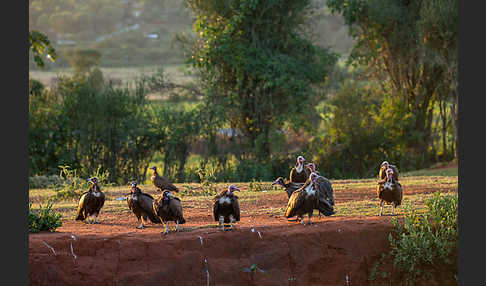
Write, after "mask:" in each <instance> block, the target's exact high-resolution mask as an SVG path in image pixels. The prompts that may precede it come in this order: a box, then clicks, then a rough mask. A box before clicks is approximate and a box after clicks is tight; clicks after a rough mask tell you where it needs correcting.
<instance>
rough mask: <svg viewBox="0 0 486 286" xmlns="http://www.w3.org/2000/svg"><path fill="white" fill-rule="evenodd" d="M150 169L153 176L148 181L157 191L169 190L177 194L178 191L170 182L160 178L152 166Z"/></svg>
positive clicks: (155, 168)
mask: <svg viewBox="0 0 486 286" xmlns="http://www.w3.org/2000/svg"><path fill="white" fill-rule="evenodd" d="M150 169H152V170H153V171H154V174H153V175H152V177H151V178H150V180H151V181H152V183H153V184H154V186H155V187H156V188H157V189H158V190H160V191H161V192H162V191H164V190H169V191H171V192H176V193H178V192H179V189H178V188H177V187H176V186H174V184H172V182H170V181H169V180H168V179H167V178H164V177H162V176H160V175H159V173H157V167H155V166H153V167H152V168H150Z"/></svg>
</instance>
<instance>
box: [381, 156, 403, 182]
mask: <svg viewBox="0 0 486 286" xmlns="http://www.w3.org/2000/svg"><path fill="white" fill-rule="evenodd" d="M388 169H392V170H393V180H395V181H398V175H399V174H398V168H397V166H395V165H392V164H390V163H388V162H387V161H383V163H381V166H380V171H379V173H378V184H380V183H384V182H385V181H386V180H387V175H386V170H388Z"/></svg>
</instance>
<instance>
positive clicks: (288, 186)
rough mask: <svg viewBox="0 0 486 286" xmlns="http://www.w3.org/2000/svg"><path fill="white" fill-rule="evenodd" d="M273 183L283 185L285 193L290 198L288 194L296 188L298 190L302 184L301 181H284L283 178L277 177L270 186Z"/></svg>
mask: <svg viewBox="0 0 486 286" xmlns="http://www.w3.org/2000/svg"><path fill="white" fill-rule="evenodd" d="M273 185H280V186H282V187H284V189H285V192H286V193H287V197H288V198H290V196H291V195H292V193H293V192H295V191H296V190H298V189H299V188H300V187H302V185H304V184H303V183H293V182H288V183H285V180H284V178H282V177H278V178H277V179H276V180H275V181H274V182H273V183H272V186H273Z"/></svg>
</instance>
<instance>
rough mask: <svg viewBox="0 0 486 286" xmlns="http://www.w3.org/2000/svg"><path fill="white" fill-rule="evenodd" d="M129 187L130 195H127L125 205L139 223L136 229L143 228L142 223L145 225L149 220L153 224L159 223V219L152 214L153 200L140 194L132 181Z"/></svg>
mask: <svg viewBox="0 0 486 286" xmlns="http://www.w3.org/2000/svg"><path fill="white" fill-rule="evenodd" d="M131 185H132V188H131V190H130V193H129V194H127V205H128V207H129V208H130V210H132V212H133V214H134V215H135V216H136V217H137V219H138V221H139V222H140V225H139V226H137V228H139V229H143V228H145V225H144V222H145V223H147V219H150V221H151V222H153V223H161V221H160V218H159V217H158V216H157V215H155V212H154V207H153V201H154V198H153V197H152V196H151V195H149V194H146V193H142V190H141V189H140V188H139V187H137V182H135V181H133V182H132V183H131Z"/></svg>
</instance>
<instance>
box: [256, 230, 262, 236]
mask: <svg viewBox="0 0 486 286" xmlns="http://www.w3.org/2000/svg"><path fill="white" fill-rule="evenodd" d="M257 233H258V236H260V238H262V235H261V234H260V231H258V230H257Z"/></svg>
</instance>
